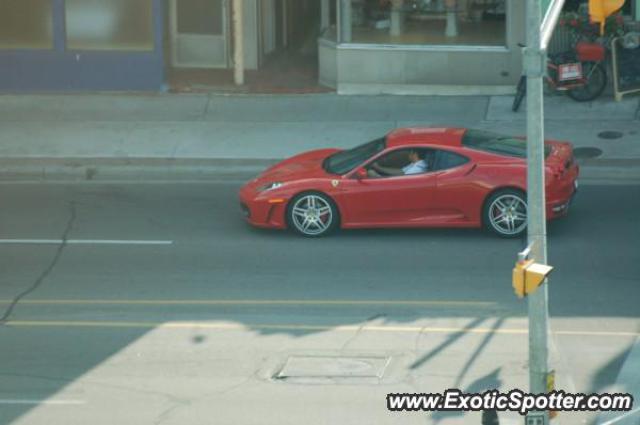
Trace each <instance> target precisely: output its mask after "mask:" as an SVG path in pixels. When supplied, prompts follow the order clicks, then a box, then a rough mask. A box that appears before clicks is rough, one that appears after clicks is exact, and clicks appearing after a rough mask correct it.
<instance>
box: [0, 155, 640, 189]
mask: <svg viewBox="0 0 640 425" xmlns="http://www.w3.org/2000/svg"><path fill="white" fill-rule="evenodd" d="M278 161H279V159H275V158H263V159H259V158H256V159H238V158H185V159H171V158H170V159H159V158H1V159H0V180H1V181H3V182H27V181H28V182H47V181H68V182H80V181H84V182H91V181H95V182H100V181H207V180H221V179H222V180H224V179H249V178H251V177H252V176H255V175H257V174H258V173H260V172H262V171H263V170H264V169H266V168H267V167H269V166H271V165H273V164H275V163H276V162H278ZM580 166H581V173H580V181H581V182H584V183H589V182H592V183H597V182H601V183H606V184H640V159H589V160H583V161H580Z"/></svg>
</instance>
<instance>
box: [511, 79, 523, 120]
mask: <svg viewBox="0 0 640 425" xmlns="http://www.w3.org/2000/svg"><path fill="white" fill-rule="evenodd" d="M525 94H527V77H525V76H524V75H523V76H522V77H520V81H518V88H516V97H514V98H513V105H511V110H512V111H513V112H517V111H518V109H519V108H520V104H521V103H522V99H524V95H525Z"/></svg>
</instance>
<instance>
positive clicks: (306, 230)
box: [291, 195, 333, 236]
mask: <svg viewBox="0 0 640 425" xmlns="http://www.w3.org/2000/svg"><path fill="white" fill-rule="evenodd" d="M291 221H292V222H293V225H294V226H295V227H296V229H298V231H300V232H301V233H303V234H305V235H309V236H317V235H320V234H322V233H324V232H326V231H327V230H328V229H329V228H330V227H331V223H332V222H333V210H332V208H331V205H329V202H328V201H327V200H326V199H324V198H322V197H320V196H318V195H305V196H302V197H300V199H298V200H296V202H295V203H294V204H293V207H292V208H291Z"/></svg>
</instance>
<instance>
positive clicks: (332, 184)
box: [331, 180, 340, 187]
mask: <svg viewBox="0 0 640 425" xmlns="http://www.w3.org/2000/svg"><path fill="white" fill-rule="evenodd" d="M339 184H340V180H331V186H333V187H338V185H339Z"/></svg>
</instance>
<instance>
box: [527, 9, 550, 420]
mask: <svg viewBox="0 0 640 425" xmlns="http://www.w3.org/2000/svg"><path fill="white" fill-rule="evenodd" d="M525 3H526V5H527V47H526V48H525V51H524V55H525V56H524V64H525V72H526V75H527V209H528V211H527V217H528V223H527V233H528V235H527V236H528V242H529V244H530V246H531V258H532V259H533V260H534V261H535V262H537V263H540V264H547V228H546V217H545V182H544V104H543V87H542V83H543V77H544V73H545V68H546V52H545V50H544V48H543V44H542V38H541V29H540V26H541V21H542V11H541V0H527V1H526V2H525ZM547 287H548V285H541V287H540V288H538V290H537V291H535V292H534V293H532V294H531V295H529V296H528V299H529V386H530V392H532V393H546V392H547V371H548V365H547V361H548V345H547V329H548V317H549V312H548V307H547V299H548V291H547ZM529 416H530V417H529ZM527 423H528V424H529V423H531V424H536V425H546V424H548V423H549V415H548V412H534V413H533V414H531V415H528V417H527Z"/></svg>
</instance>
